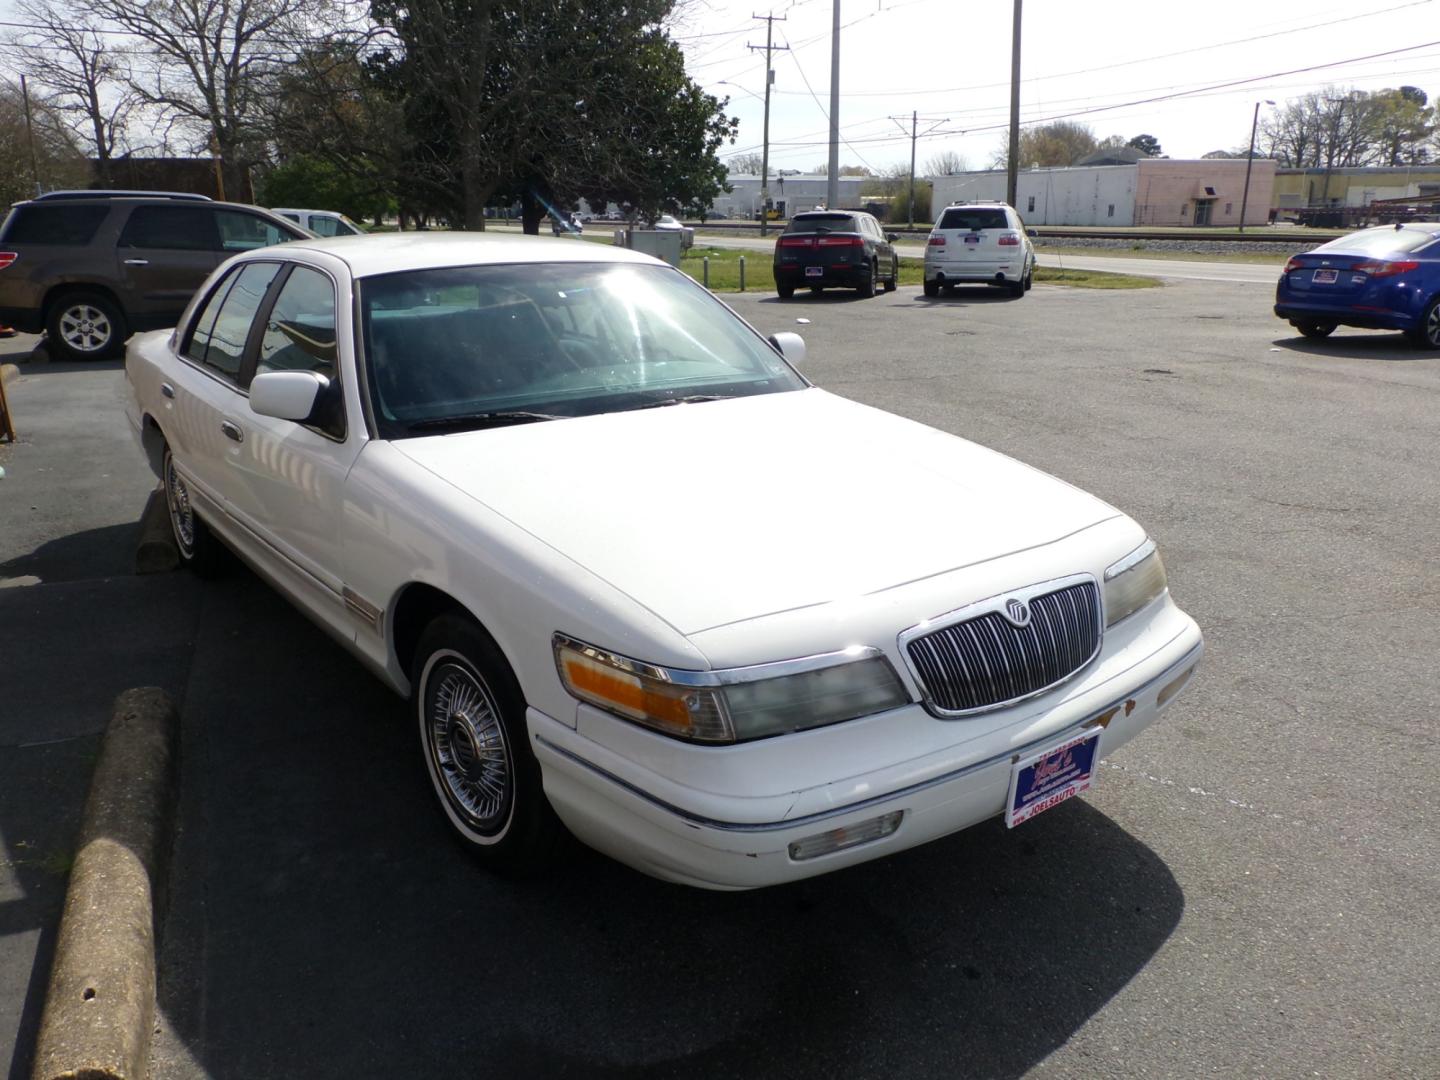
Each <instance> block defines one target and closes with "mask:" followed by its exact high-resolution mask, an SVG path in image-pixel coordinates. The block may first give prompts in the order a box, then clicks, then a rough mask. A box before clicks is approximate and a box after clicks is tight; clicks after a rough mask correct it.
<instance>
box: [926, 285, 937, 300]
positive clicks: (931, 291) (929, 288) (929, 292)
mask: <svg viewBox="0 0 1440 1080" xmlns="http://www.w3.org/2000/svg"><path fill="white" fill-rule="evenodd" d="M925 295H926V296H928V297H930V298H931V299H932V300H933V299H934V298H935V297H937V296H939V295H940V283H939V282H936V281H927V282H925Z"/></svg>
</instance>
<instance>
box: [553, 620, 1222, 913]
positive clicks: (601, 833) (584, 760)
mask: <svg viewBox="0 0 1440 1080" xmlns="http://www.w3.org/2000/svg"><path fill="white" fill-rule="evenodd" d="M1176 614H1177V615H1178V616H1179V619H1180V622H1179V623H1178V625H1179V627H1180V629H1179V630H1178V632H1176V633H1174V634H1173V636H1171V637H1170V638H1169V639H1168V640H1167V641H1166V642H1165V643H1164V644H1163V645H1161V646H1160V647H1159V648H1157V649H1155V650H1154V651H1153V652H1151V653H1150V654H1149V655H1147V656H1146V657H1144V658H1143V659H1141V660H1139V661H1138V662H1136V663H1134V664H1132V665H1130V666H1129V667H1128V668H1126V670H1125V671H1124V672H1123V674H1121V675H1119V676H1117V677H1115V678H1111V679H1107V680H1104V681H1103V682H1100V683H1099V684H1098V685H1096V686H1094V687H1093V688H1092V689H1090V690H1088V691H1086V692H1084V693H1081V694H1077V695H1075V696H1073V697H1070V698H1068V699H1066V700H1065V701H1064V702H1062V703H1061V704H1060V705H1058V706H1057V707H1055V708H1054V709H1053V710H1052V712H1051V713H1049V714H1047V715H1046V716H1045V717H1044V721H1043V723H1041V724H1025V725H1022V727H1023V730H1024V732H1025V734H1024V735H1023V736H1022V737H1021V739H1018V740H1017V741H1015V742H1014V743H1013V744H1012V745H1010V746H1008V747H1006V749H1005V750H1004V752H1001V753H995V752H993V750H992V751H991V752H989V753H986V754H980V755H976V754H975V753H974V751H973V750H972V749H970V748H969V747H967V746H966V745H965V744H963V743H961V744H959V745H958V746H957V747H955V748H954V749H953V750H952V751H950V752H949V753H948V754H947V755H932V757H931V758H930V759H926V760H924V761H921V762H916V763H913V767H911V768H908V769H907V770H905V772H906V776H905V778H902V779H898V780H897V773H896V772H895V770H881V771H876V772H873V773H870V774H864V773H863V772H862V774H861V775H858V776H854V775H852V776H848V777H846V778H845V783H844V785H843V788H844V790H845V791H848V792H851V793H864V794H862V795H859V797H852V798H847V799H845V800H844V801H839V800H836V801H833V802H831V803H830V804H829V805H826V801H827V799H828V798H831V797H832V795H833V792H831V791H830V790H829V789H826V790H824V791H821V790H818V789H812V790H810V791H794V792H791V793H788V794H786V795H785V796H784V802H783V805H785V806H788V807H790V808H791V810H786V811H783V812H781V813H780V814H779V816H778V818H776V817H767V816H765V814H764V813H763V812H762V813H758V814H757V807H761V806H773V805H775V803H774V801H773V799H766V798H760V797H757V798H751V797H747V796H742V795H718V794H716V793H715V792H713V791H704V790H698V789H692V788H678V787H677V786H676V785H675V784H674V783H673V782H669V780H668V778H666V777H663V776H661V775H658V774H655V773H651V774H650V775H649V776H648V777H647V776H646V775H644V773H643V772H641V771H638V770H637V769H636V768H635V766H634V763H633V762H630V761H626V760H623V759H620V758H619V757H618V756H616V755H613V754H611V753H609V752H608V751H607V750H606V748H604V747H602V746H601V745H600V744H598V743H596V742H594V741H592V740H590V739H587V738H585V736H584V735H583V734H580V733H579V732H578V731H577V730H576V729H574V728H571V727H569V726H567V725H565V724H562V723H560V722H558V721H556V720H554V719H552V718H550V717H549V716H546V715H545V714H543V713H540V712H538V711H537V710H534V709H531V710H530V712H529V714H528V719H529V726H530V739H531V745H532V748H533V749H534V752H535V755H536V757H537V758H538V759H539V761H540V765H541V769H542V772H543V774H544V780H545V793H546V795H547V796H548V797H549V799H550V802H551V805H552V806H554V808H555V810H556V812H557V813H558V814H559V815H560V818H561V819H562V820H563V821H564V822H565V824H566V825H567V826H568V827H569V828H570V830H571V831H572V832H574V833H575V834H576V835H577V836H578V837H579V838H580V839H581V840H583V841H584V842H586V843H587V844H589V845H590V846H592V847H594V848H596V849H598V850H600V851H603V852H605V853H607V854H609V855H611V856H612V857H614V858H616V859H618V860H619V861H621V862H624V863H626V864H628V865H630V866H632V867H634V868H636V869H637V870H640V871H643V872H644V873H647V874H651V875H653V876H655V877H659V878H663V879H666V880H669V881H676V882H681V883H683V884H688V885H695V886H700V887H702V888H710V889H751V888H759V887H763V886H767V885H776V884H781V883H784V882H788V881H797V880H800V879H803V878H807V877H813V876H816V875H818V874H823V873H828V872H830V871H832V870H837V869H840V868H841V867H844V866H850V865H854V864H856V863H861V862H866V861H869V860H870V859H875V858H878V857H881V856H883V855H888V854H891V853H893V852H897V851H902V850H904V849H906V848H910V847H914V846H916V845H918V844H923V843H926V842H928V841H930V840H934V839H937V838H939V837H942V836H945V835H948V834H950V833H953V832H957V831H959V830H961V829H964V828H968V827H969V826H971V825H975V824H978V823H979V822H981V821H984V820H986V819H988V818H992V817H995V816H997V815H999V814H1001V813H1003V811H1004V804H1005V798H1006V794H1007V791H1008V788H1009V781H1010V766H1011V764H1012V762H1014V761H1017V760H1019V758H1020V757H1021V756H1022V755H1024V754H1027V753H1029V752H1031V751H1034V750H1038V749H1042V748H1043V747H1045V746H1047V745H1050V744H1052V743H1055V742H1058V741H1060V740H1063V739H1064V738H1066V737H1068V736H1070V735H1072V734H1074V733H1076V732H1078V731H1081V730H1083V729H1085V728H1087V727H1092V726H1096V725H1098V726H1101V727H1103V728H1104V733H1103V734H1102V735H1101V736H1100V740H1101V742H1100V752H1101V754H1109V753H1112V752H1114V751H1115V750H1117V749H1118V748H1119V747H1121V746H1123V745H1124V744H1125V743H1126V742H1128V741H1129V740H1130V739H1132V738H1134V737H1135V736H1136V735H1137V734H1139V733H1140V732H1141V731H1143V730H1144V729H1145V728H1146V727H1148V726H1149V725H1150V724H1152V723H1153V722H1154V721H1155V720H1156V719H1157V718H1158V716H1159V714H1160V712H1161V711H1162V710H1163V709H1164V708H1166V707H1167V706H1168V705H1169V703H1170V701H1173V700H1174V695H1175V693H1176V692H1177V691H1178V689H1179V687H1175V686H1172V685H1171V684H1173V683H1175V682H1176V681H1177V680H1180V681H1182V683H1183V681H1186V680H1188V678H1189V676H1190V674H1191V673H1193V671H1194V669H1195V667H1196V666H1197V665H1198V663H1199V662H1200V659H1201V656H1202V654H1203V652H1204V642H1203V639H1202V637H1201V634H1200V630H1199V627H1197V626H1196V625H1195V623H1194V621H1193V620H1191V619H1190V618H1189V617H1188V616H1184V615H1183V614H1181V613H1179V612H1178V611H1177V612H1176ZM1167 687H1170V696H1169V697H1168V699H1167V700H1166V701H1164V702H1161V701H1159V700H1158V696H1159V694H1160V693H1161V691H1162V690H1164V689H1165V688H1167ZM917 708H918V706H917ZM881 719H882V720H883V717H882V718H881ZM852 723H853V722H852ZM956 723H961V724H963V723H964V721H958V722H956ZM796 808H798V810H796ZM792 810H794V811H795V812H794V813H793V814H792ZM896 811H899V812H900V813H901V814H902V818H901V822H900V825H899V827H898V828H897V829H896V830H895V832H893V833H892V834H891V835H889V836H887V837H884V838H882V839H878V840H873V841H870V842H868V843H865V844H862V845H860V846H857V847H853V848H849V849H846V850H843V851H838V852H834V853H832V854H828V855H822V856H819V857H816V858H812V859H806V860H803V861H797V860H795V859H792V858H791V857H790V851H789V848H790V845H791V844H792V843H794V842H797V841H800V840H805V839H807V838H811V837H814V836H816V835H818V834H822V833H827V832H830V831H832V830H835V829H841V828H847V827H851V826H858V825H861V824H862V823H865V822H868V821H871V820H873V819H875V818H877V817H881V816H882V815H886V814H889V813H893V812H896Z"/></svg>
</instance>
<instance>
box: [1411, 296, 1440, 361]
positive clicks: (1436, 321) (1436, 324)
mask: <svg viewBox="0 0 1440 1080" xmlns="http://www.w3.org/2000/svg"><path fill="white" fill-rule="evenodd" d="M1409 338H1410V341H1411V343H1413V344H1414V345H1415V347H1416V348H1420V349H1440V296H1437V297H1435V299H1433V300H1431V301H1430V304H1429V306H1428V307H1426V308H1425V314H1424V315H1423V316H1421V318H1420V325H1419V326H1417V327H1416V328H1415V329H1414V330H1411V331H1409Z"/></svg>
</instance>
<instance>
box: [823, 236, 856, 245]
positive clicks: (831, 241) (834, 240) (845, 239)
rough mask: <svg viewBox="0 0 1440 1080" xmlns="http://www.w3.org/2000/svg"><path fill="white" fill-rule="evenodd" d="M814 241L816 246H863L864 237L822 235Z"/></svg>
mask: <svg viewBox="0 0 1440 1080" xmlns="http://www.w3.org/2000/svg"><path fill="white" fill-rule="evenodd" d="M815 243H816V245H817V246H818V247H864V246H865V239H864V238H863V237H860V236H822V237H820V238H819V239H818V240H816V241H815Z"/></svg>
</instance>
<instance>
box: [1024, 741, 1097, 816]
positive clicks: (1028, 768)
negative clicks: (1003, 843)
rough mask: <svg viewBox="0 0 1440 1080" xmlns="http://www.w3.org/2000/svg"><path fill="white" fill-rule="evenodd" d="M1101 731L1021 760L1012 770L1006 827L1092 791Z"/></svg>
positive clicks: (1065, 742)
mask: <svg viewBox="0 0 1440 1080" xmlns="http://www.w3.org/2000/svg"><path fill="white" fill-rule="evenodd" d="M1101 730H1102V729H1101V728H1098V727H1095V728H1090V729H1088V730H1086V731H1084V732H1082V733H1081V734H1079V735H1076V736H1074V737H1073V738H1070V739H1066V740H1065V741H1064V742H1062V743H1060V744H1059V745H1058V746H1051V747H1047V748H1046V749H1044V750H1041V751H1040V752H1039V753H1038V754H1031V755H1030V756H1029V757H1024V758H1021V759H1020V760H1019V761H1017V762H1016V763H1015V764H1014V765H1012V766H1011V767H1010V797H1009V799H1008V800H1007V801H1006V803H1005V825H1006V827H1007V828H1011V829H1013V828H1014V827H1015V826H1016V825H1019V824H1021V823H1022V822H1026V821H1029V820H1030V819H1031V818H1032V817H1034V816H1035V815H1036V814H1043V813H1044V812H1045V811H1046V810H1049V809H1050V808H1051V807H1055V806H1059V805H1060V804H1061V803H1062V802H1064V801H1065V800H1066V799H1073V798H1074V797H1075V796H1076V795H1079V794H1080V793H1081V792H1084V791H1089V790H1090V788H1091V787H1092V786H1093V785H1094V782H1095V763H1096V761H1097V760H1098V756H1097V755H1098V751H1099V746H1100V732H1101Z"/></svg>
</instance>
